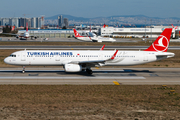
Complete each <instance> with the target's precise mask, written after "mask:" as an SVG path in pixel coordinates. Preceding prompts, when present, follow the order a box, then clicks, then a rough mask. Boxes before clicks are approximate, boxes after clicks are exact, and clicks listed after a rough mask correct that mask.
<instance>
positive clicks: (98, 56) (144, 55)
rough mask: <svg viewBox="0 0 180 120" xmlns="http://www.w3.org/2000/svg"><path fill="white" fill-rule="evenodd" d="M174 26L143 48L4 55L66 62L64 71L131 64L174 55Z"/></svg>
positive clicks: (22, 61) (19, 61)
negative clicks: (171, 39) (172, 44)
mask: <svg viewBox="0 0 180 120" xmlns="http://www.w3.org/2000/svg"><path fill="white" fill-rule="evenodd" d="M171 33H172V28H166V29H165V30H164V31H163V32H162V33H161V35H160V36H159V37H158V38H157V39H156V40H155V41H154V42H153V44H152V45H151V46H150V47H149V48H147V49H146V50H144V51H119V50H114V51H112V50H104V46H103V47H102V48H101V49H100V50H26V49H25V50H23V51H17V52H14V53H12V54H11V55H10V56H8V57H6V58H5V59H4V62H5V63H7V64H10V65H20V66H23V70H22V73H24V72H25V67H24V66H33V65H34V66H48V65H49V66H63V68H64V70H65V72H81V71H86V72H87V73H88V74H92V70H91V67H101V66H130V65H139V64H145V63H149V62H154V61H157V60H162V59H166V58H171V57H174V56H175V54H174V53H171V52H167V50H168V46H169V41H170V36H171Z"/></svg>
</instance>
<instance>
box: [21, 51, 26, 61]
mask: <svg viewBox="0 0 180 120" xmlns="http://www.w3.org/2000/svg"><path fill="white" fill-rule="evenodd" d="M21 61H26V53H25V52H22V53H21Z"/></svg>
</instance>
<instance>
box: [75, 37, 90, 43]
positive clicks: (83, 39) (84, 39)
mask: <svg viewBox="0 0 180 120" xmlns="http://www.w3.org/2000/svg"><path fill="white" fill-rule="evenodd" d="M76 39H78V40H81V41H86V42H92V40H91V39H90V38H89V37H76Z"/></svg>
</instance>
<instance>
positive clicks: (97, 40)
mask: <svg viewBox="0 0 180 120" xmlns="http://www.w3.org/2000/svg"><path fill="white" fill-rule="evenodd" d="M76 39H78V40H82V41H86V42H115V41H116V40H115V39H113V38H104V37H100V36H98V37H97V36H94V37H76Z"/></svg>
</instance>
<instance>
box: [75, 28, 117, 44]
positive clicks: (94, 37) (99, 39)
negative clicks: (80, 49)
mask: <svg viewBox="0 0 180 120" xmlns="http://www.w3.org/2000/svg"><path fill="white" fill-rule="evenodd" d="M73 30H74V36H75V38H76V39H78V40H82V41H88V42H115V41H116V40H115V39H113V38H104V37H101V36H97V35H96V34H94V33H92V32H89V33H88V36H86V37H85V36H81V35H80V34H79V33H78V32H77V31H76V29H73Z"/></svg>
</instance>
